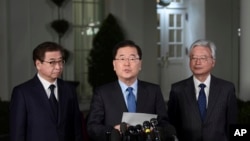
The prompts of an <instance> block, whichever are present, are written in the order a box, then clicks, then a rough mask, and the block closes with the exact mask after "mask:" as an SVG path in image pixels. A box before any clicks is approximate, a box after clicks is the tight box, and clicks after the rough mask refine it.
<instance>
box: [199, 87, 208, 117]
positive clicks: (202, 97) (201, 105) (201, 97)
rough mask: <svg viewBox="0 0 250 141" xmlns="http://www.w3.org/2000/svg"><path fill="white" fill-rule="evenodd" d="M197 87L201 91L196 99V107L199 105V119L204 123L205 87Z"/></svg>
mask: <svg viewBox="0 0 250 141" xmlns="http://www.w3.org/2000/svg"><path fill="white" fill-rule="evenodd" d="M199 87H200V88H201V89H200V92H199V97H198V105H199V110H200V115H201V119H202V121H204V119H205V116H206V105H207V102H206V94H205V91H204V88H205V87H206V85H205V84H200V85H199Z"/></svg>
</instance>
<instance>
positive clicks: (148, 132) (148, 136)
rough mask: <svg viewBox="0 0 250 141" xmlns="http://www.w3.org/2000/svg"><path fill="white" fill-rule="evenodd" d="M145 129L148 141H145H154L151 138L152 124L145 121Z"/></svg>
mask: <svg viewBox="0 0 250 141" xmlns="http://www.w3.org/2000/svg"><path fill="white" fill-rule="evenodd" d="M142 126H143V128H144V133H145V134H146V140H145V141H153V140H152V137H151V130H150V127H151V125H150V122H149V121H144V122H143V125H142Z"/></svg>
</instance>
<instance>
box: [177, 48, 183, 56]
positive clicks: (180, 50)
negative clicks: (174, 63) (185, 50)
mask: <svg viewBox="0 0 250 141" xmlns="http://www.w3.org/2000/svg"><path fill="white" fill-rule="evenodd" d="M176 53H177V54H176V57H182V45H176Z"/></svg>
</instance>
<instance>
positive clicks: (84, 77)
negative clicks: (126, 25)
mask: <svg viewBox="0 0 250 141" xmlns="http://www.w3.org/2000/svg"><path fill="white" fill-rule="evenodd" d="M72 2H73V16H74V21H73V30H74V61H75V62H74V64H75V65H74V66H75V68H74V70H75V81H78V82H79V85H78V87H77V93H78V94H79V100H81V101H82V100H85V99H88V98H90V97H91V95H92V88H91V86H90V85H89V83H88V64H87V57H88V55H89V51H90V49H91V48H92V40H93V37H94V35H95V34H96V33H97V32H98V30H99V26H100V22H101V21H102V20H103V15H102V13H104V12H103V9H104V7H103V6H104V4H103V0H73V1H72Z"/></svg>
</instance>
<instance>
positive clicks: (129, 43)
mask: <svg viewBox="0 0 250 141" xmlns="http://www.w3.org/2000/svg"><path fill="white" fill-rule="evenodd" d="M127 46H129V47H134V48H135V49H136V50H137V53H138V55H139V59H140V60H141V59H142V51H141V48H140V47H139V46H138V45H137V44H135V43H134V42H133V41H131V40H124V41H121V42H119V43H118V44H116V45H115V47H114V48H113V53H112V55H113V59H115V56H116V54H117V50H118V49H119V48H122V47H127Z"/></svg>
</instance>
